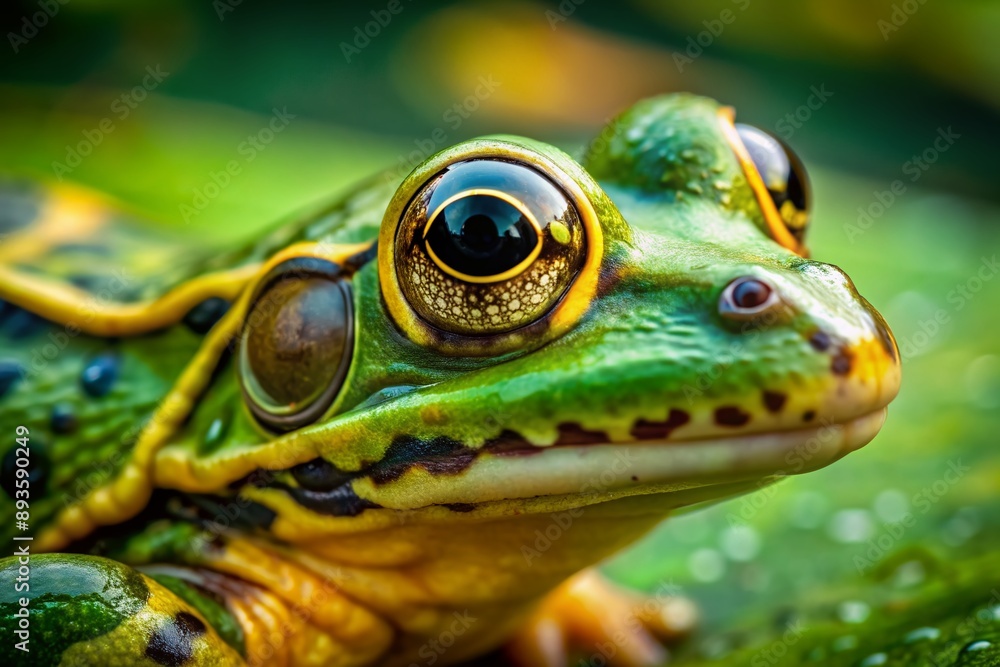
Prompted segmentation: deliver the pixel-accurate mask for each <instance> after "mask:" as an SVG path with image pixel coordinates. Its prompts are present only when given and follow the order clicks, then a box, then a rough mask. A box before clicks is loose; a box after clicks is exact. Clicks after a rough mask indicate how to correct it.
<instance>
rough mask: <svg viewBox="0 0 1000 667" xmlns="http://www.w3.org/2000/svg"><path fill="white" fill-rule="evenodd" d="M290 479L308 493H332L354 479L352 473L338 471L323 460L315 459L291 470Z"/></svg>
mask: <svg viewBox="0 0 1000 667" xmlns="http://www.w3.org/2000/svg"><path fill="white" fill-rule="evenodd" d="M292 477H294V478H295V481H296V482H297V483H298V485H299V486H300V487H302V488H303V489H306V490H308V491H333V490H334V489H336V488H337V487H339V486H342V485H343V484H346V483H348V482H350V481H351V480H352V479H354V473H350V472H346V471H343V470H340V469H339V468H337V467H336V466H334V465H333V464H332V463H330V462H329V461H327V460H325V459H321V458H316V459H313V460H311V461H306V462H305V463H300V464H299V465H297V466H295V467H294V468H292Z"/></svg>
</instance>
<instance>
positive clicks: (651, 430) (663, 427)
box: [632, 408, 691, 440]
mask: <svg viewBox="0 0 1000 667" xmlns="http://www.w3.org/2000/svg"><path fill="white" fill-rule="evenodd" d="M689 421H691V415H689V414H688V413H687V412H685V411H684V410H677V409H676V408H671V409H670V414H668V415H667V420H666V421H662V422H652V421H647V420H645V419H640V420H638V421H637V422H636V423H635V424H634V425H633V426H632V437H633V438H635V439H636V440H656V439H662V438H669V437H670V434H671V433H673V432H674V430H675V429H677V428H680V427H681V426H684V424H687V423H688V422H689Z"/></svg>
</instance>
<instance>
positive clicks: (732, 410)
mask: <svg viewBox="0 0 1000 667" xmlns="http://www.w3.org/2000/svg"><path fill="white" fill-rule="evenodd" d="M749 421H750V415H749V414H747V413H746V412H743V411H742V410H740V408H739V406H736V405H725V406H723V407H721V408H717V409H716V411H715V423H716V424H718V425H719V426H745V425H746V423H747V422H749Z"/></svg>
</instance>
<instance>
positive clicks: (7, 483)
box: [0, 435, 52, 498]
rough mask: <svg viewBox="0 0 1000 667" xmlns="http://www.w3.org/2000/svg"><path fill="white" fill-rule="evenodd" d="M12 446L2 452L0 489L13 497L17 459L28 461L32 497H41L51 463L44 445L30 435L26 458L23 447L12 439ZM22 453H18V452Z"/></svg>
mask: <svg viewBox="0 0 1000 667" xmlns="http://www.w3.org/2000/svg"><path fill="white" fill-rule="evenodd" d="M11 444H12V445H13V446H12V447H11V448H10V449H8V450H7V451H6V452H4V455H3V459H0V488H2V489H3V490H4V492H6V493H7V495H8V496H10V497H11V498H14V497H15V493H16V491H17V485H16V480H17V476H16V475H17V469H18V468H20V467H21V466H19V465H17V460H18V459H19V458H27V459H28V466H27V468H28V482H29V483H30V488H31V494H32V497H41V496H42V495H43V494H44V493H45V487H46V485H47V484H48V481H49V474H50V473H51V471H52V462H51V461H50V460H49V457H48V453H47V451H46V447H45V445H44V443H42V442H41V441H40V440H38V439H37V437H36V436H34V435H32V436H31V437H30V439H29V440H28V447H27V449H28V456H27V457H25V456H24V451H23V449H24V448H23V447H21V446H20V445H19V444H17V442H16V441H14V440H13V439H12V443H11ZM19 449H20V450H22V451H18V450H19Z"/></svg>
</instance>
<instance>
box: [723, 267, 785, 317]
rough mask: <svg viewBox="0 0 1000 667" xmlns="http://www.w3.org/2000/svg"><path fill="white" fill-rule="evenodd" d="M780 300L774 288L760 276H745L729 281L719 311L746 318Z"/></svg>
mask: <svg viewBox="0 0 1000 667" xmlns="http://www.w3.org/2000/svg"><path fill="white" fill-rule="evenodd" d="M777 302H778V296H777V293H776V292H775V290H774V288H773V287H771V286H770V285H769V284H768V283H766V282H764V281H763V280H761V279H760V278H752V277H749V276H744V277H742V278H737V279H736V280H734V281H732V282H731V283H729V285H727V286H726V289H724V290H723V291H722V296H721V298H720V299H719V312H720V313H721V314H722V315H724V316H729V317H732V318H735V319H746V318H747V317H749V316H753V315H758V314H760V313H762V312H764V311H765V310H768V309H769V308H771V307H772V306H773V305H775V304H776V303H777Z"/></svg>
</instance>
